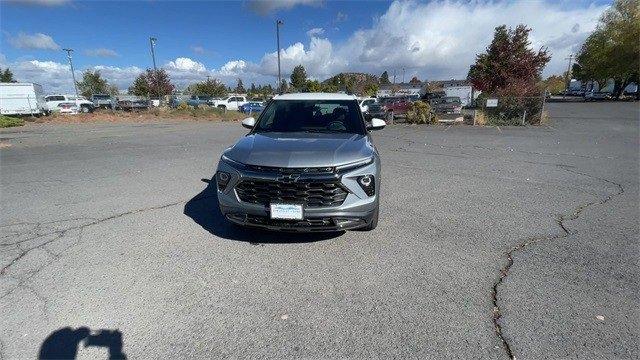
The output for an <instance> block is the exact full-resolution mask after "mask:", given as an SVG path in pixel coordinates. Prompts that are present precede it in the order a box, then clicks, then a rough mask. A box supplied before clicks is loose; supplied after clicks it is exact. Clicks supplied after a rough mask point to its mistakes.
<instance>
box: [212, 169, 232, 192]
mask: <svg viewBox="0 0 640 360" xmlns="http://www.w3.org/2000/svg"><path fill="white" fill-rule="evenodd" d="M229 180H231V175H229V173H227V172H224V171H218V172H217V173H216V184H218V190H220V191H224V189H225V188H226V187H227V185H228V184H229Z"/></svg>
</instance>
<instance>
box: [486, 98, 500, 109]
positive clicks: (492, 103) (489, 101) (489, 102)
mask: <svg viewBox="0 0 640 360" xmlns="http://www.w3.org/2000/svg"><path fill="white" fill-rule="evenodd" d="M496 106H498V99H487V107H496Z"/></svg>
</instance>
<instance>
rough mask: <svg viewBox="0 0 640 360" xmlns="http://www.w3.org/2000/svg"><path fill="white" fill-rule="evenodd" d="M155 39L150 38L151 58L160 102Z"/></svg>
mask: <svg viewBox="0 0 640 360" xmlns="http://www.w3.org/2000/svg"><path fill="white" fill-rule="evenodd" d="M157 40H158V39H156V38H154V37H150V38H149V43H150V44H151V58H152V59H153V76H154V77H155V79H156V91H157V92H158V101H160V81H158V80H159V79H158V68H156V41H157Z"/></svg>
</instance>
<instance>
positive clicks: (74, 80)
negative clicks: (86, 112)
mask: <svg viewBox="0 0 640 360" xmlns="http://www.w3.org/2000/svg"><path fill="white" fill-rule="evenodd" d="M62 50H64V51H66V52H67V59H69V67H70V68H71V77H72V78H73V88H74V89H76V107H78V84H77V83H76V73H75V71H74V70H73V61H72V60H71V53H72V52H73V49H62Z"/></svg>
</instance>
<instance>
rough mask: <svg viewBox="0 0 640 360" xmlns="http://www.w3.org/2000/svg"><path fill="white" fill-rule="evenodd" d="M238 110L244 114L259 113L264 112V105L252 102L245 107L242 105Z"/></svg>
mask: <svg viewBox="0 0 640 360" xmlns="http://www.w3.org/2000/svg"><path fill="white" fill-rule="evenodd" d="M238 110H240V112H243V113H247V114H250V113H259V112H261V111H262V110H264V103H263V102H260V101H250V102H248V103H246V104H244V105H240V106H239V108H238Z"/></svg>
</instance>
